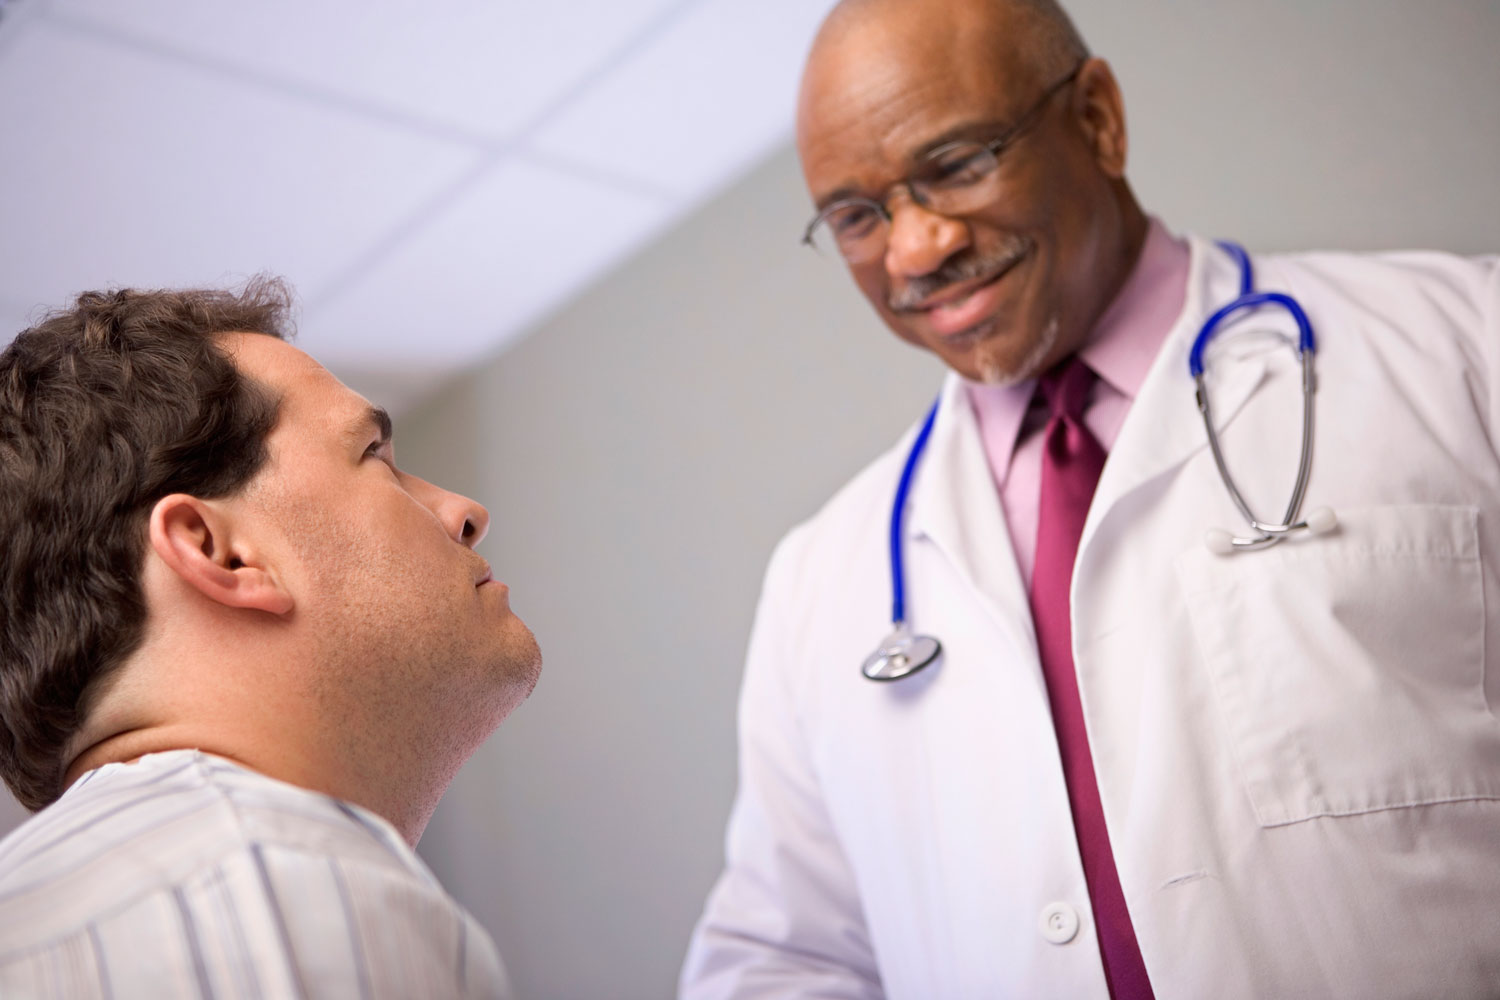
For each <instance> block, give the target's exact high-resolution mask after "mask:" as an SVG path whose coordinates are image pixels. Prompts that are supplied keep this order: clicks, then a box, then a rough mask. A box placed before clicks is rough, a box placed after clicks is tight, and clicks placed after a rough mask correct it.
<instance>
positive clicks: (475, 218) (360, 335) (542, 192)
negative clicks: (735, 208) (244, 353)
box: [300, 162, 675, 370]
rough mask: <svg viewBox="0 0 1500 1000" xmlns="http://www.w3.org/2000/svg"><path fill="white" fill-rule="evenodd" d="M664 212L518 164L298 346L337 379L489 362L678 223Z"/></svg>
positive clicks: (310, 322)
mask: <svg viewBox="0 0 1500 1000" xmlns="http://www.w3.org/2000/svg"><path fill="white" fill-rule="evenodd" d="M674 211H675V209H674V207H673V206H671V205H668V204H665V203H663V202H661V201H659V200H655V199H650V198H645V197H641V196H639V195H636V194H632V193H630V192H626V191H620V190H616V189H612V188H610V187H608V186H605V185H599V184H595V183H593V182H591V181H588V180H585V179H582V178H579V177H574V176H571V175H568V174H566V173H561V172H555V171H551V170H545V169H542V168H540V167H537V166H534V165H530V164H526V163H523V162H508V163H503V164H500V165H499V166H497V167H496V168H495V169H494V170H493V171H492V172H490V173H489V174H487V175H486V176H485V177H484V178H483V179H482V180H481V181H480V182H479V183H477V184H476V185H475V186H474V188H473V190H472V191H470V192H469V193H468V195H467V196H466V197H465V198H463V199H462V200H459V201H456V202H455V203H454V204H453V205H451V206H450V207H449V208H447V209H446V210H445V211H444V212H442V213H441V214H439V215H437V216H435V217H434V218H433V219H431V220H430V222H429V224H428V225H426V226H424V227H423V228H422V230H421V231H420V232H417V233H415V234H413V236H412V237H411V238H410V239H409V240H407V241H405V242H403V243H402V244H401V245H400V246H399V247H397V248H396V249H395V250H394V251H393V252H392V253H391V254H389V255H388V256H386V257H385V258H383V259H382V260H381V261H380V262H378V263H377V264H376V265H374V266H373V267H371V268H370V269H369V270H368V271H367V272H366V273H365V275H364V277H363V278H362V279H361V280H358V281H356V282H353V283H352V284H350V285H348V286H346V287H344V288H343V289H342V290H341V291H340V292H339V293H338V294H337V296H336V297H335V298H334V299H333V300H332V301H330V302H328V303H310V304H309V305H308V307H307V311H306V313H305V314H304V316H303V319H302V323H301V337H300V343H301V345H302V346H303V347H305V348H306V349H307V350H308V351H310V352H311V353H312V354H314V355H315V356H317V357H318V358H319V359H320V360H321V361H323V362H324V363H325V364H327V365H329V367H331V368H334V369H335V370H338V369H339V368H340V367H350V368H352V369H369V368H371V367H372V365H373V362H374V359H379V360H380V362H381V363H383V364H385V365H389V366H391V368H392V370H395V369H397V368H398V367H399V366H402V365H410V366H412V367H413V368H414V369H419V370H425V369H427V368H430V367H431V366H432V365H434V364H437V365H444V364H461V363H464V362H467V361H472V360H475V359H477V358H479V357H481V356H483V355H486V354H488V353H490V352H492V351H494V350H496V349H498V348H499V347H500V346H502V345H503V344H505V343H507V342H508V340H509V339H511V338H512V337H514V336H515V335H516V334H518V333H520V332H521V331H523V330H524V329H525V328H526V327H527V326H528V325H529V324H531V323H534V322H536V321H537V320H539V319H540V318H542V316H544V315H545V314H546V313H548V312H550V311H551V310H552V309H553V308H555V307H556V306H557V305H558V304H559V303H561V302H562V301H563V300H564V299H565V298H566V297H567V296H569V295H571V294H573V293H575V292H577V291H578V290H580V289H582V288H583V287H584V286H585V285H587V284H588V283H589V282H591V281H592V280H593V279H595V278H596V277H598V276H599V275H600V274H601V273H602V272H603V271H604V270H605V269H606V268H608V267H609V266H611V265H612V264H614V263H616V262H617V261H619V260H620V259H621V258H622V257H623V256H624V255H625V254H626V253H628V252H629V251H630V250H632V249H634V248H635V247H636V246H637V244H638V243H640V242H642V241H644V240H646V239H648V238H649V237H650V236H652V235H654V233H655V231H656V230H657V229H658V228H659V227H660V226H661V225H663V224H664V223H665V222H666V221H668V220H669V219H670V218H672V217H673V214H674Z"/></svg>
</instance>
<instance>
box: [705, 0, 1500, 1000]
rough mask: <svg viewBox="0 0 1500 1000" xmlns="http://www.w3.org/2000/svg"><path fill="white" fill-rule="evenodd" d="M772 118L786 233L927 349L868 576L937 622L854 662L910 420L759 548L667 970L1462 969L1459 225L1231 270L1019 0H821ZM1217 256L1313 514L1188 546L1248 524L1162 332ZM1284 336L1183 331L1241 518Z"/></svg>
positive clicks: (1478, 398) (1486, 607) (1472, 424)
mask: <svg viewBox="0 0 1500 1000" xmlns="http://www.w3.org/2000/svg"><path fill="white" fill-rule="evenodd" d="M797 141H798V146H799V150H800V153H801V157H802V165H803V170H804V173H805V176H806V180H807V184H808V188H809V190H810V192H811V194H812V197H813V200H814V202H815V205H816V211H817V217H816V219H815V220H813V222H812V224H811V225H810V226H809V229H808V238H809V240H810V241H811V242H813V243H814V244H815V245H823V246H825V247H828V248H832V249H831V252H832V253H834V254H835V255H838V254H842V256H843V259H844V261H845V262H846V263H847V265H848V267H849V268H850V271H851V273H852V274H853V276H854V278H855V280H856V281H857V283H858V284H859V287H860V288H861V289H862V291H863V292H864V294H865V295H866V297H867V298H868V299H869V300H870V303H871V304H872V305H873V306H874V307H875V309H876V310H877V311H878V312H879V313H880V315H881V316H882V318H883V319H884V320H885V322H886V323H887V325H888V326H890V328H891V329H892V330H893V331H894V332H895V333H896V334H897V335H898V336H900V337H902V338H903V339H905V340H908V341H910V342H911V343H913V344H916V345H918V346H920V347H924V348H926V349H928V350H931V351H933V352H934V353H936V354H937V355H939V356H940V357H941V358H942V359H943V360H944V361H945V362H946V363H947V364H948V366H949V367H950V368H951V369H952V372H951V373H950V375H949V376H948V379H947V381H946V383H945V384H944V386H943V388H942V390H941V393H940V396H939V399H938V404H937V409H936V416H935V418H934V419H933V421H932V426H931V430H930V436H929V437H928V438H927V439H926V443H925V447H924V448H923V449H922V450H921V454H920V455H919V456H918V457H917V459H916V461H915V464H914V466H913V469H914V471H913V473H912V481H911V486H910V492H909V495H908V496H907V497H906V498H905V500H904V505H903V506H904V520H902V521H898V527H899V531H898V532H897V534H896V542H897V545H896V551H897V553H898V554H899V555H900V556H901V557H902V558H903V559H904V562H905V566H904V573H903V574H901V576H902V578H903V579H904V584H905V605H906V606H905V609H904V612H905V613H904V616H903V617H904V618H905V619H906V620H907V622H908V623H909V624H910V626H911V628H912V629H913V630H914V631H915V632H916V633H919V634H923V635H929V636H932V637H934V638H936V639H937V640H939V641H940V642H941V645H942V653H941V655H940V656H939V657H938V658H937V659H936V661H935V662H933V663H932V664H931V665H929V666H927V667H925V668H924V669H921V670H919V671H917V672H915V673H912V674H910V675H909V676H906V677H904V678H902V679H899V680H891V681H887V682H872V681H871V680H869V679H866V677H864V676H862V675H861V665H862V664H864V663H866V660H867V657H869V656H870V653H871V650H872V648H874V647H875V646H876V645H877V644H878V643H879V642H880V641H881V638H882V636H884V635H886V634H887V633H888V632H889V631H890V629H891V615H890V614H889V610H890V607H891V605H890V603H889V602H890V599H891V586H892V584H891V579H892V576H891V570H890V566H889V562H888V559H889V557H890V553H889V551H888V548H887V532H888V530H889V523H890V522H889V518H890V516H891V506H892V500H893V496H894V494H895V493H896V491H897V485H898V482H899V481H900V480H901V479H902V473H903V468H904V467H905V466H906V465H907V464H908V456H910V455H911V453H912V451H913V444H914V439H915V438H916V437H917V435H918V428H917V427H914V428H913V430H912V432H911V433H909V434H908V435H907V437H906V438H905V439H904V440H902V441H901V442H899V443H898V444H897V445H896V446H895V447H894V448H893V449H892V450H891V451H890V452H889V453H888V454H886V455H885V456H883V457H882V458H880V459H878V460H877V461H876V462H875V463H874V464H872V465H871V466H870V467H868V468H867V469H866V470H865V471H864V472H862V473H861V474H860V475H858V476H857V477H856V478H855V479H854V480H853V481H852V482H851V483H849V484H848V485H847V486H846V487H845V488H844V489H843V490H842V491H840V492H839V493H838V494H837V495H836V496H835V497H834V498H833V499H832V500H831V501H830V502H829V503H828V504H827V505H826V506H825V507H824V508H823V510H822V511H821V512H819V513H818V514H817V515H816V516H815V517H813V518H812V520H810V521H809V522H807V523H806V524H804V525H802V526H801V527H799V528H797V529H796V530H795V531H793V532H792V533H791V534H790V535H789V536H788V537H787V538H786V539H785V540H784V541H783V542H782V544H781V545H780V546H779V547H778V549H777V551H776V554H775V556H774V557H773V559H772V562H771V566H770V568H769V570H768V573H767V577H766V583H765V590H764V594H763V597H762V600H761V604H760V608H759V612H758V615H757V620H756V625H755V629H754V634H753V636H752V639H751V643H750V650H749V657H748V664H747V667H746V674H745V682H744V689H743V695H742V702H741V712H740V740H741V744H740V788H739V794H738V798H737V800H736V804H735V808H734V812H733V816H732V818H731V821H730V829H729V836H728V858H727V866H726V869H725V872H724V874H723V876H722V878H721V880H720V882H719V884H718V885H717V887H716V888H715V889H714V892H713V894H712V896H711V898H710V899H709V902H708V906H707V909H706V912H705V914H704V916H703V918H702V920H701V922H700V924H699V926H698V929H697V931H696V934H695V936H694V939H693V942H692V945H691V948H690V951H689V954H688V958H687V964H686V967H685V969H684V971H683V981H682V992H683V995H684V996H685V997H687V998H691V1000H708V998H720V997H722V998H729V997H739V998H748V997H808V996H818V997H830V998H834V997H837V998H853V997H869V998H874V997H891V998H909V1000H936V998H974V1000H979V998H984V1000H992V998H998V997H1025V998H1033V997H1059V998H1091V997H1092V998H1105V997H1111V996H1112V997H1115V998H1117V1000H1119V998H1125V997H1130V998H1138V997H1149V996H1156V997H1161V998H1167V997H1182V998H1198V997H1209V996H1213V997H1278V998H1280V997H1360V998H1376V997H1415V996H1443V997H1481V996H1487V997H1493V996H1495V995H1496V991H1497V989H1500V906H1497V903H1496V901H1497V900H1500V721H1497V713H1500V652H1497V651H1500V575H1497V572H1500V457H1497V445H1496V442H1497V441H1500V268H1497V262H1496V260H1495V258H1485V259H1475V260H1466V259H1461V258H1456V257H1452V256H1448V255H1444V254H1437V253H1399V254H1386V255H1380V256H1353V255H1344V254H1317V255H1293V256H1270V257H1256V258H1254V259H1253V261H1251V262H1250V263H1251V265H1252V269H1251V270H1252V271H1253V274H1252V275H1247V274H1246V273H1245V271H1244V269H1242V267H1241V266H1240V264H1239V262H1238V261H1237V260H1236V257H1235V255H1234V254H1233V253H1232V252H1231V251H1230V250H1229V249H1226V248H1223V247H1220V246H1218V245H1215V244H1213V243H1211V242H1206V241H1202V240H1198V239H1192V238H1187V239H1184V238H1179V237H1176V236H1174V235H1172V234H1171V233H1169V232H1168V231H1167V230H1166V229H1165V228H1164V227H1163V226H1162V225H1161V224H1160V223H1159V222H1157V221H1155V220H1153V219H1151V218H1150V217H1148V216H1146V215H1145V214H1144V213H1143V212H1142V210H1141V209H1140V207H1139V206H1138V205H1137V203H1136V201H1135V199H1134V198H1133V196H1132V194H1131V191H1130V188H1129V186H1128V184H1127V183H1126V180H1125V162H1126V146H1127V144H1126V130H1125V115H1124V106H1123V101H1122V98H1121V95H1120V91H1119V88H1118V86H1117V84H1116V82H1115V80H1114V78H1113V76H1112V75H1111V72H1110V69H1109V66H1108V65H1107V64H1106V63H1105V62H1103V61H1102V60H1100V59H1096V58H1092V57H1090V56H1089V53H1088V51H1087V49H1086V48H1085V47H1084V44H1083V42H1082V40H1081V39H1080V38H1079V37H1078V35H1077V33H1076V31H1075V30H1074V28H1073V26H1072V24H1071V23H1070V22H1069V20H1068V18H1067V16H1066V15H1065V14H1064V13H1063V12H1062V11H1061V10H1060V9H1058V8H1057V7H1056V6H1055V5H1054V4H1053V3H1051V2H1050V0H845V2H844V3H842V4H840V5H839V6H838V7H837V8H836V9H835V10H834V11H833V13H832V14H831V15H830V17H829V18H828V20H827V21H826V22H825V24H824V26H823V29H822V31H821V32H820V34H819V36H818V38H817V41H816V43H815V45H814V48H813V51H812V54H811V56H810V58H809V60H808V64H807V69H806V72H805V75H804V78H803V83H802V92H801V100H800V104H799V111H798V120H797ZM1247 277H1250V278H1251V280H1253V282H1254V284H1255V286H1256V287H1258V288H1260V289H1264V290H1272V291H1276V292H1279V293H1284V294H1286V295H1288V296H1290V297H1292V298H1293V299H1294V300H1295V302H1296V303H1297V304H1298V305H1299V307H1300V308H1301V309H1303V310H1305V312H1306V314H1307V316H1308V318H1309V320H1310V322H1311V325H1312V328H1313V329H1314V330H1315V331H1316V339H1317V347H1318V353H1317V355H1316V362H1315V364H1316V379H1315V381H1312V382H1309V383H1308V384H1309V385H1315V388H1316V392H1315V393H1314V394H1313V395H1312V401H1313V402H1312V406H1313V412H1314V413H1315V414H1316V420H1315V421H1314V422H1313V429H1312V437H1311V440H1312V451H1311V456H1310V458H1311V463H1310V466H1309V470H1310V473H1309V475H1308V476H1307V478H1306V482H1305V494H1306V502H1307V505H1308V509H1309V510H1311V509H1314V508H1316V509H1318V511H1319V514H1318V517H1317V518H1316V519H1315V520H1317V521H1318V525H1317V526H1318V527H1319V528H1320V529H1322V530H1320V531H1319V532H1317V533H1314V532H1311V531H1298V532H1294V533H1292V534H1291V535H1290V536H1288V537H1287V538H1286V539H1284V540H1283V541H1281V542H1280V543H1279V544H1275V545H1272V546H1270V547H1265V548H1260V549H1258V550H1256V551H1234V552H1231V553H1229V554H1221V553H1220V552H1217V551H1213V550H1211V548H1210V547H1209V546H1207V545H1205V533H1206V532H1208V531H1210V530H1211V529H1227V530H1228V531H1230V532H1233V533H1235V534H1237V535H1239V536H1241V537H1245V538H1256V537H1259V532H1256V531H1252V530H1251V529H1250V528H1249V527H1247V526H1246V525H1245V522H1244V519H1243V517H1242V515H1241V512H1240V510H1239V508H1238V507H1237V506H1236V504H1235V502H1234V501H1233V500H1231V498H1230V494H1229V492H1228V491H1227V490H1226V488H1225V483H1224V479H1223V478H1222V477H1221V475H1220V472H1219V469H1218V468H1217V466H1216V462H1215V458H1214V455H1213V453H1212V451H1211V450H1210V448H1209V446H1208V438H1207V436H1206V434H1205V428H1204V422H1203V419H1202V416H1201V415H1200V411H1199V408H1198V406H1197V405H1196V400H1195V386H1194V381H1193V378H1192V377H1191V376H1190V374H1189V354H1190V350H1191V347H1192V344H1193V341H1194V339H1195V338H1196V337H1197V335H1198V334H1199V332H1200V330H1201V329H1202V328H1203V326H1204V323H1205V320H1206V319H1207V318H1208V317H1209V316H1210V315H1211V314H1212V313H1214V312H1215V310H1217V309H1218V308H1219V307H1221V306H1222V305H1224V304H1225V303H1227V302H1230V301H1232V300H1233V299H1235V298H1236V296H1238V295H1239V294H1240V292H1241V291H1242V287H1243V285H1244V283H1245V279H1246V278H1247ZM1297 332H1298V331H1297V325H1296V323H1295V321H1294V318H1293V316H1292V315H1291V313H1290V312H1289V311H1288V310H1287V309H1279V308H1277V309H1271V308H1268V309H1261V310H1248V311H1244V312H1242V313H1240V314H1238V315H1236V316H1234V317H1232V318H1231V319H1230V320H1229V321H1228V322H1227V323H1225V324H1224V325H1223V326H1222V328H1221V329H1220V330H1219V331H1218V333H1217V336H1216V337H1215V339H1214V341H1213V342H1212V343H1211V344H1210V345H1209V348H1208V351H1207V353H1206V356H1205V364H1206V368H1207V373H1206V375H1205V388H1206V390H1207V393H1208V396H1209V397H1210V398H1211V399H1212V409H1211V420H1212V424H1213V426H1214V428H1215V430H1216V433H1217V435H1218V438H1219V440H1220V442H1221V444H1222V447H1223V452H1224V456H1225V462H1226V465H1227V468H1228V470H1229V471H1230V472H1231V473H1232V475H1233V477H1234V479H1235V481H1236V482H1237V484H1238V486H1239V488H1240V491H1241V492H1242V494H1243V496H1244V501H1245V504H1246V505H1247V506H1248V507H1249V508H1250V509H1251V510H1252V511H1253V512H1254V513H1256V514H1257V515H1258V516H1259V517H1261V518H1262V519H1263V520H1265V521H1269V522H1271V523H1273V524H1274V523H1276V519H1277V518H1278V517H1280V516H1281V515H1282V514H1283V513H1284V511H1283V507H1284V506H1285V505H1287V498H1288V497H1289V496H1290V495H1292V494H1293V492H1294V487H1295V483H1296V480H1297V479H1298V478H1299V475H1298V456H1299V453H1300V444H1299V442H1300V440H1301V435H1302V433H1303V428H1304V423H1303V420H1304V417H1303V398H1304V397H1303V386H1304V375H1303V361H1302V359H1301V358H1299V354H1298V351H1297V347H1296V344H1297V341H1296V334H1297ZM1292 506H1294V507H1295V506H1296V505H1295V504H1293V505H1292ZM1294 519H1295V518H1294V517H1291V516H1289V517H1288V520H1294ZM1309 520H1314V518H1312V517H1311V516H1310V515H1309ZM1330 528H1331V529H1332V530H1328V529H1330ZM1216 537H1217V539H1218V540H1219V542H1222V541H1223V538H1224V536H1223V535H1222V534H1219V535H1218V536H1216ZM1222 547H1223V546H1222V545H1221V544H1220V545H1216V546H1215V548H1222Z"/></svg>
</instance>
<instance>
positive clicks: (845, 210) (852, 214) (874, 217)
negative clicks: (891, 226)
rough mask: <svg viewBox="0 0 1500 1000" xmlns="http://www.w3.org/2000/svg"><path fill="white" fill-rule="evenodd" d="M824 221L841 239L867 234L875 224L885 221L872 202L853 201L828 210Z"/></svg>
mask: <svg viewBox="0 0 1500 1000" xmlns="http://www.w3.org/2000/svg"><path fill="white" fill-rule="evenodd" d="M825 221H826V222H827V223H828V228H829V229H830V230H832V231H833V234H834V235H835V236H837V237H838V238H839V239H841V240H843V239H858V238H860V237H861V236H868V235H869V234H870V233H871V232H873V231H874V230H875V228H876V227H877V226H879V225H881V224H882V223H883V222H885V218H884V217H883V216H882V215H881V214H880V211H879V210H878V209H877V208H876V207H875V206H874V205H873V204H870V205H865V204H859V203H855V204H850V205H843V206H840V207H839V208H838V209H837V210H835V211H833V212H830V213H829V214H828V216H827V217H826V219H825Z"/></svg>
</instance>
